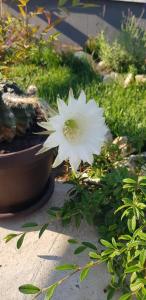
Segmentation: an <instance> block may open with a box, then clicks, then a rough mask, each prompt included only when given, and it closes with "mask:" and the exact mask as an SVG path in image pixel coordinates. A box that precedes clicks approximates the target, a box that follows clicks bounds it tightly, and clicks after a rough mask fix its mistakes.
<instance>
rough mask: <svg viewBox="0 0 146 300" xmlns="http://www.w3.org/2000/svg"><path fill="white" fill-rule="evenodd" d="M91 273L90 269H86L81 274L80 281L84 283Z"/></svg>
mask: <svg viewBox="0 0 146 300" xmlns="http://www.w3.org/2000/svg"><path fill="white" fill-rule="evenodd" d="M89 271H90V268H84V269H83V270H82V271H81V273H80V281H81V282H82V281H83V280H85V279H86V277H87V276H88V274H89Z"/></svg>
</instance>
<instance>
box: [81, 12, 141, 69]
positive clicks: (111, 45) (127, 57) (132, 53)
mask: <svg viewBox="0 0 146 300" xmlns="http://www.w3.org/2000/svg"><path fill="white" fill-rule="evenodd" d="M140 21H141V20H138V21H137V19H136V17H135V16H134V15H130V16H128V17H126V18H125V19H124V21H123V23H122V27H121V33H120V34H119V36H118V37H117V39H116V40H115V41H113V42H109V41H108V40H107V38H106V36H105V34H104V33H103V32H102V33H101V34H100V35H99V36H97V37H95V38H89V40H88V41H87V44H86V47H85V48H86V50H87V51H88V52H89V53H92V54H93V57H94V58H95V59H97V60H103V61H104V62H105V64H106V65H107V67H108V68H111V69H112V70H114V71H117V72H127V71H129V68H131V66H133V67H134V68H135V70H136V72H138V73H141V72H142V73H145V72H146V31H145V29H144V28H143V27H142V26H141V23H140Z"/></svg>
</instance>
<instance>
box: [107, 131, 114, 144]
mask: <svg viewBox="0 0 146 300" xmlns="http://www.w3.org/2000/svg"><path fill="white" fill-rule="evenodd" d="M105 138H106V141H107V142H112V141H113V136H112V133H111V131H110V130H108V132H107V133H106V135H105Z"/></svg>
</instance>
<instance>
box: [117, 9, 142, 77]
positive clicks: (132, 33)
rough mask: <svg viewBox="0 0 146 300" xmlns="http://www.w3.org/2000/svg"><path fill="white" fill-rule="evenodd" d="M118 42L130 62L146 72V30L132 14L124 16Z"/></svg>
mask: <svg viewBox="0 0 146 300" xmlns="http://www.w3.org/2000/svg"><path fill="white" fill-rule="evenodd" d="M119 42H120V44H121V46H122V47H123V49H125V51H126V52H127V54H128V56H129V61H130V64H132V65H135V67H136V68H137V70H138V71H139V72H146V31H145V29H144V28H143V27H142V25H141V24H140V20H138V21H137V20H136V17H135V16H134V15H132V16H130V17H127V18H125V20H124V22H123V24H122V31H121V34H120V38H119Z"/></svg>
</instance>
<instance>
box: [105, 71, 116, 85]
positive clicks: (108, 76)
mask: <svg viewBox="0 0 146 300" xmlns="http://www.w3.org/2000/svg"><path fill="white" fill-rule="evenodd" d="M117 77H118V73H115V72H111V73H110V74H106V75H104V77H103V82H104V83H110V82H112V81H113V80H116V79H117Z"/></svg>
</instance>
